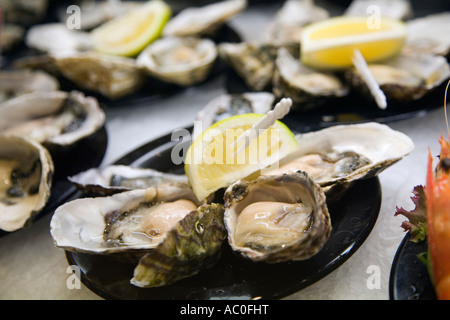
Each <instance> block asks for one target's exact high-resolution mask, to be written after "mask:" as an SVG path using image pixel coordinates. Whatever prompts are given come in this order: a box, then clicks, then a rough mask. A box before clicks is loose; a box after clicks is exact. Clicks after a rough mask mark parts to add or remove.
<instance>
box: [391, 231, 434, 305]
mask: <svg viewBox="0 0 450 320" xmlns="http://www.w3.org/2000/svg"><path fill="white" fill-rule="evenodd" d="M409 239H410V235H409V233H408V234H407V235H406V236H405V237H404V238H403V240H402V242H401V243H400V246H399V247H398V249H397V253H396V254H395V257H394V261H393V263H392V267H391V274H390V278H389V298H390V299H391V300H436V293H435V291H434V287H433V284H432V283H431V281H430V277H429V275H428V271H427V267H426V266H425V265H424V264H423V263H422V262H421V261H420V260H419V258H418V255H419V254H422V253H426V252H427V250H428V244H427V241H422V242H420V243H414V242H411V241H409Z"/></svg>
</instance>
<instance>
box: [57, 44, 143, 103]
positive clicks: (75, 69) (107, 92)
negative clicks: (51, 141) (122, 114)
mask: <svg viewBox="0 0 450 320" xmlns="http://www.w3.org/2000/svg"><path fill="white" fill-rule="evenodd" d="M55 64H56V66H57V68H58V71H59V72H60V73H61V74H62V75H63V76H64V77H65V78H67V79H69V80H70V81H72V82H74V83H75V84H76V85H78V86H79V87H81V88H84V89H87V90H91V91H93V92H96V93H100V94H101V95H103V96H104V97H106V98H108V99H111V100H114V99H119V98H122V97H124V96H127V95H129V94H132V93H134V92H136V91H137V90H138V89H139V88H140V87H141V86H142V84H143V82H144V73H143V72H142V71H141V69H140V68H139V67H138V66H137V65H136V61H135V59H131V58H125V57H117V56H111V55H107V54H101V53H98V52H85V53H76V54H71V55H63V56H57V57H55Z"/></svg>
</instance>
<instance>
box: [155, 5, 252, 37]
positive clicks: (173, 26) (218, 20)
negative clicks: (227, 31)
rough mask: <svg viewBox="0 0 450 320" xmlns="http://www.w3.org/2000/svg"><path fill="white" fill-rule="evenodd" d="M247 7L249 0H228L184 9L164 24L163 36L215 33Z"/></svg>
mask: <svg viewBox="0 0 450 320" xmlns="http://www.w3.org/2000/svg"><path fill="white" fill-rule="evenodd" d="M246 7H247V0H226V1H218V2H216V3H212V4H208V5H205V6H202V7H189V8H187V9H184V10H182V11H181V12H180V13H179V14H177V15H176V16H175V17H173V18H172V19H171V20H169V22H168V23H167V24H166V25H165V26H164V29H163V36H181V37H186V36H204V35H210V34H212V33H214V32H215V31H216V30H217V29H219V28H220V27H221V26H222V25H223V24H224V23H225V22H227V21H228V20H229V19H231V18H232V17H234V16H235V15H237V14H238V13H240V12H241V11H243V10H244V9H245V8H246Z"/></svg>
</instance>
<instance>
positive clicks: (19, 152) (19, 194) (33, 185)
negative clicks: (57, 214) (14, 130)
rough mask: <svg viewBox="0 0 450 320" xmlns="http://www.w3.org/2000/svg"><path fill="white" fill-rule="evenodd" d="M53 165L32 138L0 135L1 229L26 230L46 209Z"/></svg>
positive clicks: (45, 151)
mask: <svg viewBox="0 0 450 320" xmlns="http://www.w3.org/2000/svg"><path fill="white" fill-rule="evenodd" d="M53 172H54V166H53V161H52V158H51V156H50V154H49V152H48V151H47V149H45V148H44V147H43V146H42V145H40V144H39V143H36V142H34V141H32V140H30V139H26V138H23V137H17V136H6V135H0V229H1V230H4V231H7V232H12V231H16V230H19V229H21V228H23V227H25V226H26V225H27V224H28V223H30V222H31V221H32V219H33V218H34V217H35V216H36V215H37V214H38V213H39V212H40V211H42V209H43V208H44V207H45V205H46V204H47V201H48V199H49V198H50V194H51V187H52V182H53Z"/></svg>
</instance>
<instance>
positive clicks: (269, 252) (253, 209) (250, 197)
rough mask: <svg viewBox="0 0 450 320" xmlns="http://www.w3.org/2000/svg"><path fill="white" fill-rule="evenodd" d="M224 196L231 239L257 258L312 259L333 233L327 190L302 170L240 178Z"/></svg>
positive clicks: (254, 258) (274, 259)
mask: <svg viewBox="0 0 450 320" xmlns="http://www.w3.org/2000/svg"><path fill="white" fill-rule="evenodd" d="M224 200H225V215H224V221H225V226H226V228H227V230H228V242H229V244H230V246H231V247H232V248H233V250H236V251H238V252H240V253H241V254H242V255H243V256H245V257H247V258H249V259H251V260H253V261H265V262H268V263H276V262H284V261H289V260H305V259H308V258H310V257H312V256H313V255H315V254H316V253H317V252H319V251H320V250H321V249H322V247H323V245H324V244H325V243H326V241H327V240H328V238H329V236H330V233H331V223H330V216H329V213H328V208H327V205H326V202H325V194H324V192H323V190H322V188H320V186H319V185H317V184H316V183H314V182H313V180H312V179H311V178H310V177H309V175H308V174H307V173H305V172H302V171H298V172H295V173H291V174H282V175H272V176H262V177H259V178H257V179H255V180H252V181H237V182H235V183H234V184H232V185H231V186H229V187H228V189H227V190H226V192H225V195H224Z"/></svg>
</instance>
